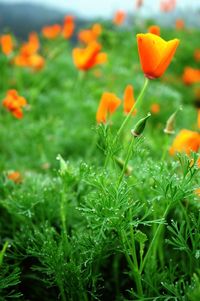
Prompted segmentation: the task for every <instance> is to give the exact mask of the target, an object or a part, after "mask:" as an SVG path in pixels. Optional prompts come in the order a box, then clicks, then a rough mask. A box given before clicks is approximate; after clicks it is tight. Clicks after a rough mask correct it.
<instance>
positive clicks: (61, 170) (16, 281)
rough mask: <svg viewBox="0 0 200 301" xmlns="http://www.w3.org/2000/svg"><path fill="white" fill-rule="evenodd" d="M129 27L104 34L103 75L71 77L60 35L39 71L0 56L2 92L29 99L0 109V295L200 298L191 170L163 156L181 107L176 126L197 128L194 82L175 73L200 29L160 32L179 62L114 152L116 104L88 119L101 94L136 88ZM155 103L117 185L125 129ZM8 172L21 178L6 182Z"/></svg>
mask: <svg viewBox="0 0 200 301" xmlns="http://www.w3.org/2000/svg"><path fill="white" fill-rule="evenodd" d="M135 34H136V30H129V31H125V30H118V31H116V32H114V31H111V30H104V33H103V35H102V36H101V42H102V45H103V50H104V51H106V52H107V53H108V58H109V61H108V64H106V65H105V66H102V67H101V72H102V76H100V77H95V75H94V73H93V70H91V71H89V72H88V73H87V74H80V73H79V72H78V71H77V70H76V68H75V67H74V65H73V62H72V56H71V50H72V46H71V45H70V43H69V42H66V41H63V40H62V39H58V40H55V41H48V42H47V41H42V49H41V53H42V54H43V55H44V56H45V58H46V66H45V68H44V69H43V70H41V71H40V72H32V71H30V70H27V69H20V68H17V67H15V66H13V65H12V64H10V62H9V59H8V58H6V57H5V56H4V55H3V54H2V53H1V54H0V65H1V80H0V99H3V98H4V97H5V94H6V91H7V90H8V89H11V88H16V89H17V90H18V91H19V93H20V95H23V96H24V97H26V99H27V101H28V103H29V106H28V107H27V109H25V113H24V118H23V119H22V120H17V119H15V118H14V117H13V116H12V115H11V114H10V113H9V112H8V111H6V110H5V108H3V106H1V108H0V168H1V178H0V212H1V219H0V246H1V250H2V251H1V253H0V300H15V299H17V298H18V299H19V300H24V301H25V300H26V301H28V300H31V301H34V300H35V301H36V300H44V301H47V300H62V301H64V300H73V301H76V300H77V301H82V300H85V301H86V300H88V301H89V300H152V301H153V300H169V301H171V300H180V301H181V300H184V301H186V300H189V301H198V300H199V296H200V266H199V257H200V234H199V227H200V217H199V204H200V203H199V199H198V196H197V195H195V193H194V190H195V189H197V188H199V187H200V182H199V169H198V168H197V166H196V165H195V164H194V165H193V166H191V164H190V159H189V158H188V157H187V156H186V155H184V154H182V155H180V156H177V157H171V156H169V155H168V154H166V157H165V159H163V160H162V159H161V158H162V157H163V152H165V147H166V143H168V145H170V144H171V141H172V139H173V137H169V139H168V141H166V136H165V134H164V133H163V129H164V127H165V123H166V120H167V119H168V117H169V116H170V115H171V114H172V113H173V112H174V111H175V110H176V109H177V108H179V106H180V105H182V106H183V111H182V112H180V113H179V114H178V115H177V120H176V132H178V131H179V129H182V128H186V129H191V130H197V128H196V118H197V117H196V109H195V108H194V106H193V99H194V97H193V87H184V86H183V84H182V81H181V79H180V77H181V74H182V72H183V69H184V67H185V66H186V65H193V66H195V64H196V63H193V51H194V49H195V48H196V47H200V45H199V40H198V39H197V36H198V35H199V32H196V31H194V30H193V31H192V30H190V31H189V30H188V32H186V31H183V32H178V33H177V32H175V31H173V30H172V29H170V30H164V29H163V32H162V37H163V38H165V39H166V40H168V39H171V38H174V37H179V38H180V39H181V44H180V47H179V49H178V51H177V53H176V57H175V59H174V60H173V62H172V64H171V66H170V67H169V70H168V71H167V72H166V74H165V75H164V76H163V77H162V78H161V79H159V80H155V81H151V82H150V84H149V87H148V89H147V92H146V94H145V96H144V99H143V104H142V109H140V111H139V112H138V113H137V115H136V117H133V118H132V119H131V121H130V122H129V125H128V126H127V127H126V129H125V130H124V131H123V133H122V135H121V137H120V138H119V140H118V141H117V143H116V145H115V147H114V148H113V147H112V148H111V147H110V146H112V141H113V139H114V137H115V134H116V131H117V129H118V128H119V127H120V125H121V123H122V121H123V119H124V114H123V109H122V107H121V108H119V109H118V110H117V112H116V114H115V115H114V116H113V117H112V125H108V126H103V125H100V126H96V121H95V113H96V109H97V106H98V103H99V99H100V97H101V95H102V93H103V92H104V91H109V92H113V93H116V95H118V96H119V97H120V98H122V96H123V92H124V89H125V87H126V85H127V84H132V85H133V86H134V91H135V96H137V95H138V94H139V92H140V90H141V88H142V85H143V82H144V75H143V73H142V71H141V68H140V64H139V59H138V53H137V45H136V39H135ZM98 69H99V68H98ZM170 76H171V77H170ZM172 76H173V79H174V78H175V80H173V82H172V80H171V81H167V79H169V78H172ZM165 80H166V81H165ZM152 103H159V104H160V108H161V110H160V112H159V113H158V114H155V115H152V116H151V118H150V119H149V120H148V123H147V125H146V128H145V131H144V135H143V136H142V137H141V138H138V139H135V141H134V144H133V149H131V158H130V160H129V163H128V164H129V167H130V168H131V169H132V172H131V174H130V175H129V176H126V175H125V176H124V177H123V178H122V180H119V179H120V174H121V169H120V166H118V165H117V163H116V161H115V159H114V158H115V156H117V157H118V158H121V159H122V160H125V158H126V154H127V150H128V146H129V144H130V140H131V139H133V138H132V136H131V134H130V129H132V128H133V127H134V125H135V124H136V121H137V120H138V119H140V118H141V117H144V116H145V115H146V114H147V113H148V112H149V111H150V107H151V104H152ZM108 152H109V154H110V155H111V157H112V158H113V160H110V161H109V162H108V165H107V166H105V165H104V163H105V155H106V154H107V153H108ZM193 157H194V161H195V160H197V155H196V154H193ZM10 170H17V171H19V172H20V173H21V174H22V177H23V181H22V183H19V184H16V183H13V182H12V181H11V180H9V179H8V178H7V172H8V171H10Z"/></svg>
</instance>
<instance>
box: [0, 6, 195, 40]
mask: <svg viewBox="0 0 200 301" xmlns="http://www.w3.org/2000/svg"><path fill="white" fill-rule="evenodd" d="M170 2H173V3H174V7H173V9H171V8H170V7H169V3H170ZM167 4H168V6H167ZM118 10H121V11H124V12H125V13H126V15H127V17H126V22H125V24H124V26H129V24H134V23H135V22H139V20H140V22H141V20H142V19H151V18H152V19H153V20H154V22H155V21H156V23H157V24H158V25H161V26H167V27H169V26H174V24H175V20H176V19H178V18H181V19H183V20H184V21H185V24H186V26H187V27H200V1H199V0H190V1H189V0H177V1H175V0H174V1H169V0H153V1H152V0H143V1H142V0H101V1H92V0H57V1H55V0H0V32H1V33H2V32H9V31H10V32H12V33H14V34H15V35H17V36H18V37H21V38H26V36H27V34H28V33H29V32H31V31H40V30H41V28H42V27H43V26H44V25H47V24H49V25H50V24H54V23H62V20H63V16H65V15H69V14H71V15H74V16H76V25H77V28H79V27H81V26H83V23H87V22H88V21H94V20H101V19H107V20H109V19H110V20H111V19H112V18H113V16H114V14H115V12H116V11H118Z"/></svg>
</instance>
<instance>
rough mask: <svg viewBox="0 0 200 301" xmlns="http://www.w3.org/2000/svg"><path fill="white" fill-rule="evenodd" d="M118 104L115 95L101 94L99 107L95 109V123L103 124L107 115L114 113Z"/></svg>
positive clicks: (119, 101) (118, 100) (118, 101)
mask: <svg viewBox="0 0 200 301" xmlns="http://www.w3.org/2000/svg"><path fill="white" fill-rule="evenodd" d="M120 103H121V100H120V99H119V98H118V97H117V96H116V95H115V94H113V93H109V92H105V93H103V95H102V97H101V100H100V103H99V107H98V109H97V114H96V120H97V122H98V123H105V122H106V119H107V115H108V114H110V115H112V114H113V113H114V112H115V111H116V109H117V108H118V106H119V105H120Z"/></svg>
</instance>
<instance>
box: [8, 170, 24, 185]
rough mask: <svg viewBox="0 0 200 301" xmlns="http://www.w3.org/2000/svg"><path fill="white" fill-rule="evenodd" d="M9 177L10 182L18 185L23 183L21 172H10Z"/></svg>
mask: <svg viewBox="0 0 200 301" xmlns="http://www.w3.org/2000/svg"><path fill="white" fill-rule="evenodd" d="M7 177H8V179H9V180H11V181H13V182H14V183H16V184H19V183H21V182H22V176H21V174H20V172H18V171H12V172H9V173H8V175H7Z"/></svg>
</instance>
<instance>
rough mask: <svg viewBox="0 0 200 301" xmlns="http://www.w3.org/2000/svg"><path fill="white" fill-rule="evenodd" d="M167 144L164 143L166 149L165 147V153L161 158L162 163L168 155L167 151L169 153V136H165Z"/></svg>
mask: <svg viewBox="0 0 200 301" xmlns="http://www.w3.org/2000/svg"><path fill="white" fill-rule="evenodd" d="M165 135H166V136H165V142H164V147H163V152H162V157H161V161H164V160H165V158H166V155H167V151H168V146H169V136H168V135H167V134H165Z"/></svg>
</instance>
